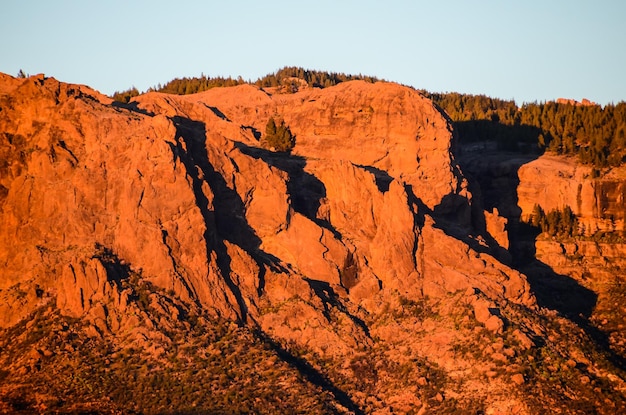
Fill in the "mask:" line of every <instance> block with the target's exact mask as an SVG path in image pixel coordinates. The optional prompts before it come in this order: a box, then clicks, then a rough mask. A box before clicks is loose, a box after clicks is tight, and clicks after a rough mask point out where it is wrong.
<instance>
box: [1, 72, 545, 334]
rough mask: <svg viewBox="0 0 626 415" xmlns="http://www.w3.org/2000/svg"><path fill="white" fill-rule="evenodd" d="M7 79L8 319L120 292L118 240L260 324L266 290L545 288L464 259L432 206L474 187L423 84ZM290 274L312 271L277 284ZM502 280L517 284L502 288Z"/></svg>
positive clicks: (439, 207)
mask: <svg viewBox="0 0 626 415" xmlns="http://www.w3.org/2000/svg"><path fill="white" fill-rule="evenodd" d="M1 91H2V94H3V95H2V101H1V102H2V104H1V106H2V112H1V113H0V117H1V118H0V131H2V134H3V137H2V140H3V141H2V147H1V151H2V154H3V156H4V158H3V166H2V171H1V176H0V178H1V182H0V185H1V186H2V187H0V190H1V191H2V192H1V193H0V194H1V196H2V199H1V201H2V216H1V217H0V220H1V223H2V231H1V232H0V247H1V249H2V250H1V251H0V264H2V271H1V278H0V284H1V285H0V287H1V289H2V294H1V295H2V296H3V297H4V298H5V300H6V301H5V304H7V306H6V307H5V308H8V309H11V311H9V310H4V312H3V313H2V314H1V316H0V320H1V321H2V324H3V325H5V326H7V325H11V324H13V323H15V322H17V321H18V320H19V319H20V318H22V317H24V316H25V315H27V314H28V313H29V312H30V310H32V309H33V308H34V307H36V306H37V304H39V303H40V302H41V301H43V299H42V295H41V292H42V291H43V292H44V293H45V295H44V296H43V297H44V298H48V297H50V298H53V299H56V303H57V305H58V306H59V308H61V309H62V310H65V312H67V313H69V314H71V315H75V316H80V315H82V314H83V313H87V312H88V311H89V309H90V308H91V307H93V306H94V305H95V304H97V303H100V302H107V301H108V300H107V297H110V296H112V295H113V294H114V293H113V290H112V288H111V287H113V286H114V284H113V282H114V281H115V279H116V278H121V277H122V276H120V275H116V271H115V270H111V269H106V267H105V266H104V260H103V259H102V252H104V251H106V252H109V253H111V254H112V255H113V256H114V257H115V258H116V261H119V262H120V263H123V264H125V265H124V266H125V267H126V268H127V269H129V270H131V271H132V272H135V273H138V274H139V275H141V276H142V278H144V279H146V280H147V281H150V282H151V283H153V284H155V285H156V286H157V287H160V288H162V289H163V290H169V291H173V292H175V293H176V295H177V296H179V297H180V298H182V299H184V300H186V301H195V302H198V303H200V304H201V305H202V306H203V307H205V308H206V309H207V310H213V311H212V312H213V313H216V314H218V315H222V316H227V317H230V318H234V319H239V320H243V321H246V320H247V319H248V318H249V317H251V318H252V319H254V320H258V321H259V322H260V324H261V325H262V326H266V324H265V323H264V322H265V321H271V318H269V317H267V316H266V315H260V314H259V306H260V305H261V304H266V303H268V302H269V303H272V302H273V301H274V300H273V299H274V298H283V297H285V298H289V297H291V296H301V295H305V297H306V296H315V293H316V290H317V291H319V287H321V286H323V287H326V288H324V289H327V290H330V292H333V293H334V294H333V295H339V296H340V297H341V298H343V301H351V302H354V303H355V304H362V305H364V306H366V307H375V306H374V304H376V303H377V302H378V301H379V298H380V297H381V296H384V295H386V294H385V293H390V292H399V293H402V294H403V295H407V296H410V297H419V296H421V295H423V294H424V290H427V291H428V292H429V293H443V292H454V291H458V290H464V289H467V288H468V287H480V288H481V290H484V291H486V292H488V293H490V295H492V296H496V297H501V298H502V299H504V298H506V299H509V300H513V301H519V302H522V303H525V304H532V302H533V300H532V298H531V297H530V296H529V294H528V287H527V284H526V283H525V281H524V278H523V277H522V276H520V275H519V274H517V273H515V272H514V271H512V270H509V269H508V268H506V267H505V266H503V265H501V264H499V263H498V262H497V261H495V260H491V259H487V260H477V261H476V265H472V266H470V267H469V268H468V266H467V265H468V262H467V260H468V258H472V257H474V256H476V257H478V254H476V253H473V252H472V251H471V249H469V248H468V247H467V246H465V245H464V244H463V243H460V242H458V241H456V240H454V239H452V238H451V237H449V236H447V235H445V233H443V232H439V231H436V230H435V229H434V223H433V221H432V220H430V219H429V220H426V221H425V222H424V217H426V218H429V217H430V215H432V214H446V213H450V212H452V213H454V212H455V211H456V210H457V209H459V206H461V205H463V203H465V204H468V203H469V201H470V200H471V194H470V193H469V192H468V191H467V189H466V187H467V186H466V181H465V179H464V178H463V176H462V174H461V172H460V170H459V169H458V166H457V165H456V163H455V161H454V159H453V158H452V156H451V153H450V151H449V150H450V146H451V137H452V135H451V132H450V127H449V124H448V122H447V121H446V120H445V119H444V117H443V116H442V115H441V114H440V113H439V112H438V111H437V110H436V109H435V108H434V107H433V105H432V104H431V103H430V102H429V101H428V100H426V99H425V98H423V97H422V96H421V95H420V94H419V93H417V92H415V91H413V90H411V89H408V88H404V87H401V86H398V85H395V84H389V83H377V84H368V83H365V82H348V83H344V84H340V85H339V86H337V87H335V88H330V89H325V90H318V89H308V90H304V91H302V92H300V93H296V94H291V95H274V96H272V95H269V94H267V93H266V92H264V91H262V90H259V89H257V88H255V87H252V86H247V85H246V86H239V87H235V88H219V89H214V90H210V91H208V92H205V93H201V94H197V95H194V96H169V95H164V94H157V93H150V94H146V95H143V96H140V97H138V98H137V100H136V101H134V102H132V103H131V104H130V105H128V106H124V105H120V104H118V103H113V102H111V100H110V99H108V98H107V97H104V96H102V95H100V94H98V93H97V92H95V91H92V90H90V89H89V88H87V87H83V86H75V85H68V84H62V83H59V82H57V81H55V80H54V79H47V78H43V77H41V76H40V77H33V78H30V79H27V80H24V81H18V80H15V79H13V78H10V77H5V78H3V85H2V89H1ZM270 116H278V117H280V118H282V119H284V120H285V122H286V123H287V124H288V125H289V127H290V129H291V131H292V132H293V133H294V134H295V136H296V146H295V148H294V149H293V152H292V153H291V154H290V155H287V154H277V153H273V152H271V151H268V150H264V149H262V148H260V146H259V134H260V132H263V131H264V126H265V123H266V122H267V120H268V119H269V117H270ZM450 200H453V201H454V202H452V203H451V202H450ZM463 201H465V202H463ZM433 232H435V234H434V235H436V236H430V235H433ZM424 252H427V253H428V254H427V255H424ZM469 263H470V264H471V263H472V261H470V262H469ZM434 264H436V265H434ZM109 268H110V267H109ZM490 269H493V270H494V271H493V272H494V273H495V274H494V275H496V274H497V275H500V276H501V275H505V276H506V277H505V278H504V280H503V279H502V277H497V278H492V277H490V276H488V275H489V274H490V273H491V272H492V271H489V270H490ZM478 275H481V276H480V277H479V276H478ZM287 276H288V279H294V278H295V279H301V280H303V281H306V284H305V285H302V284H295V285H294V286H293V287H291V288H290V287H289V285H290V284H288V285H287V286H284V285H282V287H281V288H279V286H280V285H281V284H282V283H280V284H279V286H277V285H276V284H275V282H274V280H276V279H277V281H278V280H282V281H284V280H285V278H286V277H287ZM505 280H506V281H509V282H507V283H506V284H512V287H514V288H512V289H511V290H508V289H505V290H504V291H503V290H502V289H500V288H499V286H500V285H501V284H502V283H503V282H504V281H505ZM316 284H317V285H316ZM320 284H321V285H320ZM36 287H37V288H36ZM435 287H438V288H435ZM36 289H37V290H38V291H37V292H39V293H40V295H32V293H34V292H35V290H36ZM270 289H271V290H286V291H287V292H286V293H283V294H278V293H273V292H269V291H270ZM303 291H306V292H308V294H305V293H303ZM21 292H25V293H26V295H21V296H16V293H21ZM503 293H504V294H503ZM115 295H119V293H115ZM17 297H20V298H19V300H16V298H17ZM16 302H17V303H19V304H20V307H15V305H16ZM269 324H270V323H267V329H268V330H278V329H277V328H276V327H274V326H273V325H272V328H270V327H269ZM279 332H280V330H279ZM277 333H278V332H277ZM278 335H279V336H280V335H281V334H280V333H279V334H278ZM312 337H314V336H312Z"/></svg>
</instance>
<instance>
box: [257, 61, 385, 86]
mask: <svg viewBox="0 0 626 415" xmlns="http://www.w3.org/2000/svg"><path fill="white" fill-rule="evenodd" d="M292 78H298V79H303V80H304V81H306V83H307V85H309V86H310V87H316V88H327V87H330V86H334V85H337V84H339V83H341V82H346V81H355V80H364V81H367V82H371V83H374V82H377V81H379V79H377V78H375V77H373V76H365V75H360V74H359V75H347V74H345V73H337V72H324V71H314V70H308V69H303V68H299V67H296V66H286V67H284V68H282V69H280V70H278V71H277V72H276V73H273V74H267V75H265V76H264V77H263V78H260V79H258V80H257V81H256V82H255V84H256V85H257V86H259V87H261V88H268V87H277V86H281V85H283V83H284V81H285V80H290V79H292Z"/></svg>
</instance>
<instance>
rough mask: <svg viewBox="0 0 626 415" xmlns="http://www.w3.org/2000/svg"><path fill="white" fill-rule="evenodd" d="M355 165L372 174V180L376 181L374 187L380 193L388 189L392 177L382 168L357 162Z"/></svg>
mask: <svg viewBox="0 0 626 415" xmlns="http://www.w3.org/2000/svg"><path fill="white" fill-rule="evenodd" d="M355 166H356V167H359V168H361V169H363V170H365V171H368V172H370V173H372V174H373V175H374V180H375V181H376V187H378V190H379V191H380V192H381V193H385V192H387V191H388V190H389V185H390V184H391V182H392V181H393V177H391V176H390V175H389V173H387V172H386V171H384V170H381V169H378V168H376V167H374V166H361V165H359V164H355Z"/></svg>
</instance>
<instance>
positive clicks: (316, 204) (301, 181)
mask: <svg viewBox="0 0 626 415" xmlns="http://www.w3.org/2000/svg"><path fill="white" fill-rule="evenodd" d="M235 147H237V148H238V149H239V150H240V151H241V152H242V153H243V154H245V155H248V156H250V157H253V158H256V159H261V160H263V161H264V162H265V163H267V164H268V165H269V166H272V167H276V168H277V169H279V170H282V171H284V172H286V173H287V175H288V176H289V180H288V181H287V193H288V194H289V198H290V199H291V206H292V207H293V210H295V211H296V212H298V213H300V214H302V215H304V216H306V217H307V218H308V219H310V220H311V221H313V222H315V223H316V224H317V225H318V226H320V227H322V228H324V229H327V230H329V231H330V232H332V234H333V235H334V236H335V238H337V239H339V240H341V234H340V233H339V232H338V231H337V230H336V229H335V228H334V227H333V226H332V225H331V223H330V222H329V221H327V220H324V219H321V218H318V217H317V212H318V210H319V208H320V205H321V200H322V199H323V198H325V197H326V187H325V186H324V183H322V182H321V181H320V180H319V179H318V178H317V177H315V176H314V175H312V174H311V173H308V172H306V171H305V170H304V167H305V166H306V159H305V158H304V157H301V156H296V155H293V154H290V153H282V152H274V151H270V150H266V149H263V148H259V147H251V146H248V145H246V144H244V143H240V142H236V143H235Z"/></svg>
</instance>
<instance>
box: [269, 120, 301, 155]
mask: <svg viewBox="0 0 626 415" xmlns="http://www.w3.org/2000/svg"><path fill="white" fill-rule="evenodd" d="M261 144H262V145H263V147H265V148H267V149H270V150H272V151H280V152H285V153H288V152H290V151H291V149H292V148H293V146H294V145H295V144H296V138H295V136H294V135H293V134H292V133H291V130H290V129H289V127H288V126H287V125H285V121H284V120H280V123H278V124H276V121H275V120H274V117H270V119H269V120H268V121H267V125H266V126H265V137H264V138H263V140H262V141H261Z"/></svg>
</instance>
